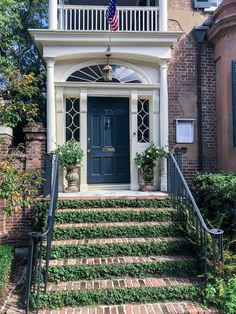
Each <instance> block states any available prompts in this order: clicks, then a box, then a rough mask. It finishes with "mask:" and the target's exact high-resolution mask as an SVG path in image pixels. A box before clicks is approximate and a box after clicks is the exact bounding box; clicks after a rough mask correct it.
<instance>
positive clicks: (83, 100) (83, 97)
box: [80, 89, 88, 192]
mask: <svg viewBox="0 0 236 314" xmlns="http://www.w3.org/2000/svg"><path fill="white" fill-rule="evenodd" d="M87 99H88V97H87V90H86V89H85V90H81V93H80V147H81V148H82V150H83V151H84V158H83V162H82V167H81V169H80V191H81V192H86V191H87V190H88V184H87V167H88V166H87V149H88V148H87V147H88V146H87V142H88V134H87V128H88V127H87Z"/></svg>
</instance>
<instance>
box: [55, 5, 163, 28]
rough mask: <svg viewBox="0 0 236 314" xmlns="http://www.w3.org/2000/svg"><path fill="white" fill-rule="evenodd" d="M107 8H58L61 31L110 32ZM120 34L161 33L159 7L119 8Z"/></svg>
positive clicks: (66, 6)
mask: <svg viewBox="0 0 236 314" xmlns="http://www.w3.org/2000/svg"><path fill="white" fill-rule="evenodd" d="M106 10H107V7H103V6H94V7H88V6H77V5H74V6H72V5H61V6H57V19H58V29H59V30H70V31H93V32H94V31H103V32H108V31H110V27H109V24H108V22H107V19H106ZM117 10H118V17H119V30H118V31H120V32H157V31H159V19H160V15H159V7H118V8H117Z"/></svg>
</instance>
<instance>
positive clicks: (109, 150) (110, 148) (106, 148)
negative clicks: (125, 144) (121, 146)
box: [102, 147, 115, 153]
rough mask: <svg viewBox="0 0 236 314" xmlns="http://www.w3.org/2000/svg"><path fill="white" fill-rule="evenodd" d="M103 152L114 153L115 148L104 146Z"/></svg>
mask: <svg viewBox="0 0 236 314" xmlns="http://www.w3.org/2000/svg"><path fill="white" fill-rule="evenodd" d="M102 152H103V153H114V152H115V148H114V147H104V148H103V149H102Z"/></svg>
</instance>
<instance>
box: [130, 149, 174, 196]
mask: <svg viewBox="0 0 236 314" xmlns="http://www.w3.org/2000/svg"><path fill="white" fill-rule="evenodd" d="M167 156H168V152H167V151H166V150H165V149H164V148H162V147H161V148H157V147H156V146H155V144H154V143H152V144H151V145H150V147H148V148H147V149H146V150H145V151H144V152H142V153H137V154H136V157H135V158H134V162H135V164H136V165H137V166H138V169H139V172H140V174H141V176H142V178H143V180H144V187H143V188H142V190H143V191H153V189H154V188H153V178H154V167H155V166H156V163H157V161H158V160H159V159H161V158H166V157H167Z"/></svg>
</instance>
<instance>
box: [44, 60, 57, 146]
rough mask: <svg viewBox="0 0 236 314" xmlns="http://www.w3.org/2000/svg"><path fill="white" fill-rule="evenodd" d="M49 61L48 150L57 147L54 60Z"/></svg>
mask: <svg viewBox="0 0 236 314" xmlns="http://www.w3.org/2000/svg"><path fill="white" fill-rule="evenodd" d="M46 62H47V151H48V152H50V151H52V150H54V149H55V148H56V108H55V86H54V64H55V62H54V60H53V59H48V60H46Z"/></svg>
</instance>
